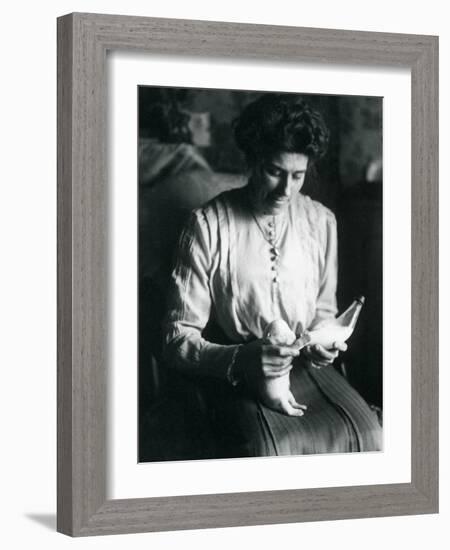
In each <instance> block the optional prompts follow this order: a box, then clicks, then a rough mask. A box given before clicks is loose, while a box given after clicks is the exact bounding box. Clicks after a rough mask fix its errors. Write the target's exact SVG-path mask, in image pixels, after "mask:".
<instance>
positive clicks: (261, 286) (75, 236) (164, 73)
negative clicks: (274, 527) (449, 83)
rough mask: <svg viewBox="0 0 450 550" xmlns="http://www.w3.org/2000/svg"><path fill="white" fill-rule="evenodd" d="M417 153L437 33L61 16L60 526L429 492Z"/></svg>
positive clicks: (325, 511) (421, 179) (423, 217)
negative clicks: (409, 33)
mask: <svg viewBox="0 0 450 550" xmlns="http://www.w3.org/2000/svg"><path fill="white" fill-rule="evenodd" d="M437 179H438V39H437V37H433V36H416V35H403V34H385V33H367V32H355V31H343V30H325V29H306V28H298V27H277V26H267V25H247V24H235V23H233V24H231V23H216V22H206V21H188V20H176V19H154V18H141V17H128V16H127V17H125V16H112V15H97V14H70V15H67V16H64V17H61V18H59V19H58V530H59V531H60V532H63V533H66V534H69V535H72V536H86V535H98V534H112V533H130V532H142V531H162V530H178V529H198V528H207V527H225V526H238V525H258V524H269V523H288V522H301V521H318V520H327V519H343V518H359V517H372V516H389V515H404V514H423V513H436V512H437V510H438V401H437V397H438V360H437V334H438V330H437V328H438V284H437V277H438V266H437V249H438V246H437V243H438V222H437V212H438V208H437V200H438V193H437V183H438V182H437ZM280 471H282V473H281V474H280Z"/></svg>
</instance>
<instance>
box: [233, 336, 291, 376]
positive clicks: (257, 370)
mask: <svg viewBox="0 0 450 550" xmlns="http://www.w3.org/2000/svg"><path fill="white" fill-rule="evenodd" d="M298 355H299V351H298V349H297V348H295V347H294V346H288V345H276V344H268V343H267V342H266V341H264V340H254V341H253V342H250V343H248V344H244V345H243V346H242V347H241V349H240V350H239V353H238V355H237V358H236V369H237V370H238V371H239V372H240V373H242V375H243V377H244V378H245V379H246V381H247V383H249V384H250V386H255V385H258V383H259V382H261V381H262V380H264V379H266V378H278V377H279V376H284V375H286V374H288V373H289V371H290V370H291V369H292V361H293V360H294V358H295V357H298Z"/></svg>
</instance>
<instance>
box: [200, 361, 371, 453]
mask: <svg viewBox="0 0 450 550" xmlns="http://www.w3.org/2000/svg"><path fill="white" fill-rule="evenodd" d="M291 390H292V392H293V394H294V396H295V397H296V399H297V401H298V402H299V403H302V404H305V405H307V406H308V410H307V411H306V412H305V414H304V415H303V416H301V417H290V416H286V415H283V414H281V413H278V412H276V411H272V410H271V409H268V408H267V407H265V406H263V405H261V404H260V403H258V402H257V401H256V400H255V399H253V398H252V396H250V395H248V394H247V393H246V392H245V391H244V390H242V389H241V390H234V389H230V388H229V387H225V386H221V385H219V384H214V386H213V387H212V391H211V390H209V391H208V392H207V394H208V401H209V403H210V405H211V412H212V423H213V430H214V433H215V436H216V441H217V445H218V447H217V455H218V458H229V457H249V456H253V457H255V456H277V455H297V454H298V455H300V454H320V453H336V452H354V451H376V450H381V427H380V425H379V423H378V420H377V417H376V414H375V413H374V412H373V411H372V410H371V409H370V408H369V406H368V405H367V404H366V403H365V401H364V400H363V399H362V397H361V396H360V395H359V394H358V393H357V392H356V391H355V390H354V389H353V388H352V387H351V386H350V385H349V383H348V382H347V381H346V380H345V379H344V378H343V377H342V376H341V375H340V374H339V373H338V372H336V371H335V369H333V368H332V367H330V368H323V369H320V370H318V369H314V368H310V367H306V366H304V365H299V366H297V367H296V368H295V369H293V371H291Z"/></svg>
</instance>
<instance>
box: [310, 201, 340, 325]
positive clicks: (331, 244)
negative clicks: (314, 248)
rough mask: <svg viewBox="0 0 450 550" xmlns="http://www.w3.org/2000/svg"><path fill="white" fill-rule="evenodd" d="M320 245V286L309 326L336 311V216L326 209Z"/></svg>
mask: <svg viewBox="0 0 450 550" xmlns="http://www.w3.org/2000/svg"><path fill="white" fill-rule="evenodd" d="M322 246H323V254H322V255H321V260H320V286H319V292H318V296H317V302H316V313H315V316H314V319H313V322H312V324H311V326H310V328H313V327H317V326H318V325H319V324H320V323H321V322H322V321H325V320H327V319H329V318H330V317H335V316H336V313H337V303H336V289H337V278H338V260H337V246H338V245H337V227H336V218H335V216H334V214H333V213H332V212H331V211H330V210H328V209H326V219H325V229H324V231H323V242H322Z"/></svg>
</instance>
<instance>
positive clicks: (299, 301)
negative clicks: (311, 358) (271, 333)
mask: <svg viewBox="0 0 450 550" xmlns="http://www.w3.org/2000/svg"><path fill="white" fill-rule="evenodd" d="M336 285H337V232H336V219H335V217H334V214H333V213H332V212H331V211H330V210H329V209H328V208H326V207H325V206H323V205H322V204H320V203H319V202H317V201H313V200H312V199H310V198H309V197H307V196H305V195H302V194H299V195H298V197H297V199H296V200H294V201H292V202H291V203H290V205H289V208H288V211H287V212H286V213H284V214H280V215H277V216H275V217H274V216H255V215H254V214H253V213H252V210H251V209H250V208H249V207H248V203H247V200H246V191H245V188H244V189H238V190H234V191H231V192H228V193H224V194H222V195H220V196H219V197H217V198H216V199H214V200H213V201H211V202H210V203H208V204H207V205H206V206H205V207H203V208H200V209H197V210H194V212H193V213H192V216H191V218H190V221H189V223H188V224H187V226H186V227H185V229H184V231H183V233H182V235H181V239H180V243H179V249H178V254H177V258H176V264H175V269H174V271H173V273H172V278H171V282H170V287H169V299H168V313H167V316H166V319H165V326H164V334H165V342H164V346H165V357H166V360H167V361H168V363H169V364H171V365H174V366H176V367H179V368H182V369H185V370H186V371H188V372H192V373H195V372H197V373H199V374H207V375H211V376H216V377H219V378H226V376H227V373H228V369H229V366H230V363H231V362H232V360H233V356H234V353H235V350H236V348H237V346H238V345H239V344H242V343H245V342H248V341H251V340H254V339H255V338H261V337H262V336H263V332H264V329H265V327H266V325H267V324H269V323H270V322H272V321H273V320H275V319H280V318H281V319H283V320H284V321H286V323H287V324H288V325H289V327H290V328H291V329H292V330H293V331H294V332H295V333H296V334H297V335H300V334H301V333H302V332H303V331H304V330H305V329H309V328H312V327H313V326H317V325H318V324H319V323H320V322H321V321H323V320H326V319H328V318H330V317H334V316H335V315H336V313H337V307H336ZM211 319H213V320H214V322H215V323H217V324H218V325H219V326H220V328H221V329H222V331H223V333H224V334H225V336H226V338H227V340H228V341H229V342H230V343H231V344H230V345H219V344H215V343H212V342H208V341H207V340H206V339H205V338H204V337H203V336H202V331H203V330H204V328H205V326H206V325H207V323H208V321H209V320H211Z"/></svg>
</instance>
